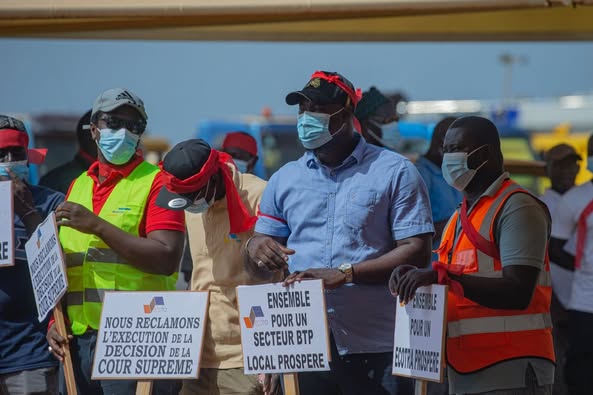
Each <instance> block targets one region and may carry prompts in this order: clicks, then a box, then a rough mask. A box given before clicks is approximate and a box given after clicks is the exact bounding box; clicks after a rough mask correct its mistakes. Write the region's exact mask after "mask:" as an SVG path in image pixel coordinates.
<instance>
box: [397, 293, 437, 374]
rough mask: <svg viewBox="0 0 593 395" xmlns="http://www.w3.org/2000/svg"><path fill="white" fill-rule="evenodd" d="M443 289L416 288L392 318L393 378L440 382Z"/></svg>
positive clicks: (398, 307) (399, 305)
mask: <svg viewBox="0 0 593 395" xmlns="http://www.w3.org/2000/svg"><path fill="white" fill-rule="evenodd" d="M446 306H447V287H446V286H445V285H432V286H429V287H420V288H418V289H417V290H416V295H415V296H414V299H412V300H411V301H410V302H409V303H408V304H407V305H405V306H402V305H401V304H398V306H397V310H396V314H395V337H394V342H393V343H394V344H393V374H394V375H398V376H405V377H413V378H416V379H421V380H429V381H436V382H442V380H443V367H444V350H445V347H444V346H445V320H446V310H447V309H446Z"/></svg>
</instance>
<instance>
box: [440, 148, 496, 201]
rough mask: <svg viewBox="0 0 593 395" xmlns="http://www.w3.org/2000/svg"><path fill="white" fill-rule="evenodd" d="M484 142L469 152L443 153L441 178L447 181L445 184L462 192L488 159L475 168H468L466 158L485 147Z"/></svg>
mask: <svg viewBox="0 0 593 395" xmlns="http://www.w3.org/2000/svg"><path fill="white" fill-rule="evenodd" d="M485 146H486V144H484V145H482V146H481V147H478V148H476V149H475V150H473V151H472V152H470V153H469V154H468V153H467V152H451V153H446V154H444V155H443V164H442V165H441V170H442V171H443V178H444V179H445V181H447V184H449V185H451V186H452V187H453V188H455V189H457V190H458V191H460V192H463V191H464V190H465V188H467V186H468V185H469V183H470V182H471V181H472V180H473V178H474V177H475V176H476V174H477V173H478V170H480V169H481V168H482V166H484V165H485V164H486V163H487V162H488V161H487V160H486V161H485V162H484V163H482V164H481V165H480V166H478V167H477V168H476V169H470V168H469V167H468V166H467V159H468V158H469V157H470V155H471V154H473V153H474V152H476V151H477V150H479V149H480V148H483V147H485Z"/></svg>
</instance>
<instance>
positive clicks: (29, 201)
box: [0, 169, 35, 218]
mask: <svg viewBox="0 0 593 395" xmlns="http://www.w3.org/2000/svg"><path fill="white" fill-rule="evenodd" d="M6 172H7V173H8V175H9V176H10V177H2V176H0V180H2V181H12V188H13V196H14V212H15V213H16V214H18V216H19V217H21V218H22V217H23V216H24V215H25V214H28V213H30V212H31V211H35V203H34V202H33V195H32V194H31V190H30V189H29V186H28V185H27V183H26V182H25V181H23V180H21V179H20V178H19V177H17V176H16V174H14V172H12V170H10V169H6Z"/></svg>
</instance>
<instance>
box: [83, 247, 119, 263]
mask: <svg viewBox="0 0 593 395" xmlns="http://www.w3.org/2000/svg"><path fill="white" fill-rule="evenodd" d="M86 261H87V262H99V263H126V261H125V260H124V259H123V258H122V257H121V256H119V255H118V254H117V253H116V252H115V251H113V250H112V249H111V248H96V247H91V248H89V249H88V251H87V253H86Z"/></svg>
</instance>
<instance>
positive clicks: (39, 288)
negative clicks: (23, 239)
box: [25, 212, 68, 322]
mask: <svg viewBox="0 0 593 395" xmlns="http://www.w3.org/2000/svg"><path fill="white" fill-rule="evenodd" d="M25 251H26V253H27V263H28V264H29V274H30V275H31V285H32V286H33V292H34V294H35V302H36V303H37V314H38V316H39V322H41V321H43V320H44V319H45V317H46V316H47V313H49V312H50V311H51V310H52V309H53V308H54V307H55V306H56V304H57V303H58V301H59V300H60V299H61V298H62V296H63V295H64V294H65V293H66V289H67V287H68V278H67V276H66V267H65V265H64V258H63V256H62V249H61V247H60V241H59V239H58V227H57V226H56V215H55V213H53V212H52V213H50V214H49V215H48V216H47V218H46V219H45V220H44V221H43V222H42V223H40V224H39V226H38V227H37V229H35V232H33V234H32V235H31V237H30V238H29V240H28V241H27V243H25Z"/></svg>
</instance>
